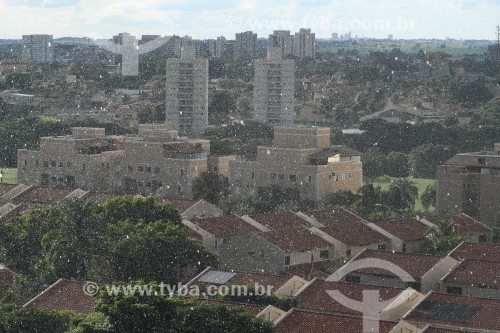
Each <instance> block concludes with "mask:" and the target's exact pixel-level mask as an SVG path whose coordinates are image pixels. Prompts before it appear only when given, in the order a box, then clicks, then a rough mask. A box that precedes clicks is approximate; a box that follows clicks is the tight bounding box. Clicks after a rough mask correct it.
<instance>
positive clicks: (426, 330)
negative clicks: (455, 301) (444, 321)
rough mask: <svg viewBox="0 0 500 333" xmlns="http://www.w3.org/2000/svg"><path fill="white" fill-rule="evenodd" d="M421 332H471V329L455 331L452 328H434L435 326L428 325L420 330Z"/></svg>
mask: <svg viewBox="0 0 500 333" xmlns="http://www.w3.org/2000/svg"><path fill="white" fill-rule="evenodd" d="M422 333H472V332H471V331H462V330H460V331H456V330H453V329H450V330H447V329H444V328H435V327H429V328H428V329H425V330H423V331H422Z"/></svg>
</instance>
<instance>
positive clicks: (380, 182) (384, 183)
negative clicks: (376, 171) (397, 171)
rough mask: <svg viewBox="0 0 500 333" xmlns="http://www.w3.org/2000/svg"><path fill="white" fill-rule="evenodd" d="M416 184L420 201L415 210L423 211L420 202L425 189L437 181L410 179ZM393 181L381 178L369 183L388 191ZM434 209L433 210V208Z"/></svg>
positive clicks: (388, 178) (418, 200)
mask: <svg viewBox="0 0 500 333" xmlns="http://www.w3.org/2000/svg"><path fill="white" fill-rule="evenodd" d="M409 179H410V180H412V181H413V182H415V184H416V185H417V188H418V199H417V203H416V204H415V209H416V210H423V207H422V202H421V201H420V195H422V193H423V192H424V191H425V188H426V187H427V185H430V184H434V183H435V182H436V181H435V180H434V179H420V178H411V177H410V178H409ZM392 181H393V179H391V178H390V177H379V178H376V179H372V180H368V181H367V182H370V183H372V184H373V186H375V187H377V186H380V187H381V188H382V190H387V189H388V188H389V186H390V185H391V183H392ZM431 209H432V208H431Z"/></svg>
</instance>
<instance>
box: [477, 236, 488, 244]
mask: <svg viewBox="0 0 500 333" xmlns="http://www.w3.org/2000/svg"><path fill="white" fill-rule="evenodd" d="M486 241H487V237H486V235H480V236H479V240H478V242H479V243H486Z"/></svg>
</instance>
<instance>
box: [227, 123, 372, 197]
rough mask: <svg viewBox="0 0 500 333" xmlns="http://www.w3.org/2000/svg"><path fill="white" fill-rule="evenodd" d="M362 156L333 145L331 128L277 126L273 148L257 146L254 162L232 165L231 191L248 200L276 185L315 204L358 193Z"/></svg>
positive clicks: (230, 176)
mask: <svg viewBox="0 0 500 333" xmlns="http://www.w3.org/2000/svg"><path fill="white" fill-rule="evenodd" d="M360 155H361V154H360V153H359V152H357V151H355V150H352V149H348V148H346V147H344V146H331V144H330V129H329V128H287V127H275V128H274V142H273V146H272V147H258V148H257V156H256V158H255V159H244V158H239V159H238V160H235V161H230V162H229V184H230V186H231V192H232V195H234V196H239V197H248V196H254V195H255V194H256V193H257V190H258V189H259V188H260V187H268V186H272V185H277V186H281V187H283V188H290V189H295V190H297V192H298V193H299V195H300V197H301V198H302V199H309V200H314V201H320V200H323V199H325V197H326V195H327V194H328V193H331V192H336V191H340V190H347V191H352V192H354V193H357V192H358V191H359V189H360V188H361V186H362V183H363V176H362V163H361V156H360Z"/></svg>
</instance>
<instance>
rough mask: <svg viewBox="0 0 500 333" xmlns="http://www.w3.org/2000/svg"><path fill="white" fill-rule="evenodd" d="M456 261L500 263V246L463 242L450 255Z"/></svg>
mask: <svg viewBox="0 0 500 333" xmlns="http://www.w3.org/2000/svg"><path fill="white" fill-rule="evenodd" d="M449 256H450V257H452V258H454V259H455V260H458V261H462V260H465V259H474V260H489V261H496V262H500V244H493V243H470V242H463V243H461V244H460V245H458V246H457V247H456V248H455V249H453V251H451V252H450V254H449Z"/></svg>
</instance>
